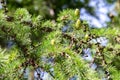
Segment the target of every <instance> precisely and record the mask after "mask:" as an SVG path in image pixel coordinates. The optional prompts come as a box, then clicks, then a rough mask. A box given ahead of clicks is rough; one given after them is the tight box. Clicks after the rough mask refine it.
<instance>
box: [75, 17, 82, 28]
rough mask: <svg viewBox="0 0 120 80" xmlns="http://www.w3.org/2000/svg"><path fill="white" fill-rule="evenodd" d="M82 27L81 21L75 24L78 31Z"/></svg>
mask: <svg viewBox="0 0 120 80" xmlns="http://www.w3.org/2000/svg"><path fill="white" fill-rule="evenodd" d="M80 26H81V22H80V19H78V20H77V21H76V23H75V28H76V29H78V28H80Z"/></svg>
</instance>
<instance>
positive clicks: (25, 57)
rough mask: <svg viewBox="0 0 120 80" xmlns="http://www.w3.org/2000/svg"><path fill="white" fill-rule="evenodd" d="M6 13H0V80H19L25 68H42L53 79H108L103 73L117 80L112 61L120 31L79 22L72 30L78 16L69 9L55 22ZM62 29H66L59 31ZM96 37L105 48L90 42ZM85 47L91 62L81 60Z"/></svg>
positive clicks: (116, 65)
mask: <svg viewBox="0 0 120 80" xmlns="http://www.w3.org/2000/svg"><path fill="white" fill-rule="evenodd" d="M28 1H29V0H28ZM86 1H87V0H86ZM25 4H26V3H25ZM9 13H12V15H11V14H9ZM9 13H7V14H5V13H4V12H3V10H1V11H0V18H1V19H0V39H2V42H0V45H1V48H0V78H1V77H2V78H1V79H2V80H8V79H9V80H22V79H23V78H24V77H23V74H24V72H25V70H26V69H27V68H29V69H34V70H36V69H37V68H42V69H43V70H45V71H46V72H48V73H49V75H50V76H51V77H52V78H53V80H69V79H70V78H72V77H73V76H75V75H76V76H77V79H78V80H101V79H102V78H103V77H107V78H108V77H109V75H108V74H106V73H104V72H105V71H108V72H109V73H110V75H111V76H110V78H112V79H114V80H119V74H120V73H119V72H120V71H119V67H120V66H119V62H116V61H120V60H119V59H120V58H119V56H120V54H119V53H120V50H119V48H120V45H119V40H118V39H119V37H120V36H119V29H120V28H118V27H108V28H103V29H92V28H90V27H89V26H88V25H86V23H85V22H84V21H83V22H82V21H81V20H79V22H80V24H78V23H77V26H78V25H79V27H80V28H77V29H76V28H75V26H76V21H77V22H78V19H79V17H78V16H77V15H75V10H72V9H67V10H63V11H61V12H60V13H59V15H58V18H57V20H56V21H51V20H45V19H44V18H43V17H42V16H41V15H39V16H37V17H36V16H32V15H30V14H29V12H28V11H27V10H26V9H23V8H19V9H17V10H16V11H15V13H14V12H9ZM8 14H9V15H8ZM66 26H68V30H64V31H63V29H64V27H66ZM100 37H106V38H107V40H108V44H107V45H106V46H102V45H101V44H100V42H96V43H95V42H93V41H92V40H93V39H94V40H97V38H100ZM9 41H12V42H13V43H14V45H13V46H11V47H10V48H8V47H7V45H6V44H7V43H8V42H9ZM3 42H4V43H3ZM87 48H90V49H91V53H92V56H93V59H92V61H87V60H84V58H83V57H82V55H84V49H87ZM44 58H46V59H47V60H44ZM49 59H53V62H51V63H49V61H48V60H49ZM93 63H96V64H97V65H98V68H100V69H102V70H103V73H102V72H100V71H99V69H97V70H93V69H91V68H90V66H91V64H93ZM51 68H53V69H54V71H53V72H51V71H50V69H51ZM8 73H9V74H8Z"/></svg>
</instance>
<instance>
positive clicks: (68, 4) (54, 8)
mask: <svg viewBox="0 0 120 80" xmlns="http://www.w3.org/2000/svg"><path fill="white" fill-rule="evenodd" d="M91 1H95V2H97V4H99V1H102V0H59V1H58V0H25V1H24V0H7V6H8V7H9V10H10V11H11V10H13V11H15V10H16V9H17V8H23V7H24V8H27V9H28V11H29V12H30V13H31V14H33V15H38V14H40V15H42V16H45V17H46V18H56V16H57V14H58V13H59V11H60V10H63V9H66V8H72V9H74V8H79V9H81V8H83V7H84V8H85V9H86V10H87V11H88V12H89V13H90V14H92V15H94V7H92V6H90V5H89V3H90V2H91ZM115 1H116V0H104V3H108V4H113V3H114V2H115Z"/></svg>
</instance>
